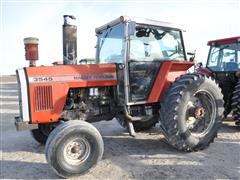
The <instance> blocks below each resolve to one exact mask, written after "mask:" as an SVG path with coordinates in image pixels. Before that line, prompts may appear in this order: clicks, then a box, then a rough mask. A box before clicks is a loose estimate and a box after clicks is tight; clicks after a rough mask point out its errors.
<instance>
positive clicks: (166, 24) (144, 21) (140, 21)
mask: <svg viewBox="0 0 240 180" xmlns="http://www.w3.org/2000/svg"><path fill="white" fill-rule="evenodd" d="M130 21H133V22H135V23H137V24H143V25H152V26H159V27H167V28H171V29H176V30H180V31H184V29H183V26H182V25H178V24H173V23H169V22H164V21H156V20H150V19H144V18H136V17H128V16H120V17H119V18H117V19H115V20H113V21H111V22H109V23H107V24H104V25H103V26H100V27H98V28H96V29H95V31H96V33H99V32H100V31H103V30H105V29H107V28H109V27H113V26H115V25H117V24H120V23H125V22H130Z"/></svg>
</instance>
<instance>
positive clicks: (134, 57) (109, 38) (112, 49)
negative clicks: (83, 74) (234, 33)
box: [96, 16, 189, 105]
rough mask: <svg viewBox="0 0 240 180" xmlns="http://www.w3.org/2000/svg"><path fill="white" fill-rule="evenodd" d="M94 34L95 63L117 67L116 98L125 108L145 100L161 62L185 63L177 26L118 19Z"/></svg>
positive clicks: (179, 29)
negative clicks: (117, 93)
mask: <svg viewBox="0 0 240 180" xmlns="http://www.w3.org/2000/svg"><path fill="white" fill-rule="evenodd" d="M96 33H97V37H98V41H97V53H96V62H97V63H98V64H110V63H115V64H117V66H118V72H117V73H118V77H122V78H119V79H118V80H119V94H120V97H122V98H120V99H122V101H124V102H123V103H125V104H128V105H131V104H141V103H143V102H146V101H147V100H148V97H149V94H150V93H151V89H152V86H153V84H154V80H155V79H156V76H157V75H158V72H159V69H160V67H161V66H162V65H163V63H164V62H167V61H178V62H183V63H184V62H186V60H187V58H186V53H185V49H184V43H183V38H182V27H181V26H179V25H173V24H171V23H166V22H160V21H154V20H147V19H140V18H129V17H126V16H121V17H120V18H118V19H116V20H114V21H112V22H110V23H108V24H105V25H103V26H101V27H99V28H96ZM182 68H183V69H182V70H187V69H188V68H189V66H186V67H182ZM184 68H185V69H184ZM180 69H181V68H180ZM124 94H125V95H126V96H124ZM121 95H122V96H121Z"/></svg>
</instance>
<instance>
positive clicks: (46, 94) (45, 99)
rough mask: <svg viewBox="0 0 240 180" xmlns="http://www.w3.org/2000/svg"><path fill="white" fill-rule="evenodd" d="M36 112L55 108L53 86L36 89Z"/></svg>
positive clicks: (37, 87)
mask: <svg viewBox="0 0 240 180" xmlns="http://www.w3.org/2000/svg"><path fill="white" fill-rule="evenodd" d="M34 105H35V111H46V110H50V109H52V108H53V100H52V86H36V87H34Z"/></svg>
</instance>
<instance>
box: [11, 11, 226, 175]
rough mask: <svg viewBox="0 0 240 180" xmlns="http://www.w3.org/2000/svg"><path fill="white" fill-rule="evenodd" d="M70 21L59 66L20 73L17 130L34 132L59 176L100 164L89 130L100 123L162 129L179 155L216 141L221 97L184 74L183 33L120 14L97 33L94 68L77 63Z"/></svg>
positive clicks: (97, 140)
mask: <svg viewBox="0 0 240 180" xmlns="http://www.w3.org/2000/svg"><path fill="white" fill-rule="evenodd" d="M69 18H70V19H74V17H73V16H64V25H63V52H64V53H63V54H64V61H63V62H64V64H63V65H59V66H41V67H28V68H23V69H18V70H17V78H18V84H19V107H20V116H19V117H16V120H15V124H16V127H17V128H18V129H26V128H31V127H33V126H35V127H36V129H33V130H32V134H33V137H34V138H35V139H36V140H37V141H38V142H40V143H43V144H45V143H46V146H45V154H46V159H47V161H48V163H49V165H50V166H51V167H52V169H53V170H54V171H55V172H56V173H57V174H58V175H60V176H62V177H69V176H73V175H77V174H81V173H84V172H86V171H87V170H88V169H89V168H91V167H92V166H94V165H95V164H96V163H97V162H98V161H99V160H100V159H101V158H102V155H103V149H104V146H103V139H102V137H101V135H100V133H99V132H98V130H97V129H96V128H95V127H94V126H93V125H91V124H90V123H93V122H97V121H102V120H112V119H114V118H115V119H117V120H118V122H119V123H120V125H122V126H123V127H125V128H126V129H128V131H129V133H130V135H132V136H134V135H135V131H143V130H147V129H150V128H151V127H153V126H155V124H156V123H159V124H160V128H159V130H161V131H162V132H163V134H164V135H165V137H166V139H167V141H168V142H169V144H170V145H172V146H173V147H174V148H176V149H178V150H181V151H188V152H189V151H197V150H202V149H204V148H206V147H207V146H208V145H209V144H210V143H211V142H213V141H214V138H215V137H216V136H217V131H218V129H219V127H220V125H221V121H222V114H223V111H224V108H223V100H222V99H223V96H222V93H221V91H220V88H219V86H218V85H217V83H216V82H215V80H214V79H212V78H211V77H208V76H205V75H201V74H197V73H188V69H189V68H190V67H192V66H193V65H194V63H193V62H192V61H189V60H188V59H187V56H186V52H185V47H184V41H183V34H182V28H181V27H179V26H177V25H173V24H171V23H166V22H160V21H154V20H147V19H139V18H129V17H126V16H121V17H120V18H117V19H115V20H114V21H111V22H110V23H107V24H105V25H103V26H101V27H99V28H97V29H96V34H97V46H96V64H80V65H77V64H76V62H77V57H76V55H77V53H76V52H77V49H76V47H77V44H76V32H77V31H76V26H74V25H72V24H70V23H69V22H68V19H69ZM33 45H34V44H33ZM26 50H27V51H28V49H26ZM29 51H31V49H29ZM32 53H33V55H32V56H31V57H37V56H34V50H33V52H32ZM28 54H29V53H26V55H28ZM30 54H31V53H30ZM31 57H27V59H31V60H33V61H34V62H35V60H36V59H34V58H31Z"/></svg>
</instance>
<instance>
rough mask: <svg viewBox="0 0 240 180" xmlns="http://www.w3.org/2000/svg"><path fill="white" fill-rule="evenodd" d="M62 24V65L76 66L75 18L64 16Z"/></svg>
mask: <svg viewBox="0 0 240 180" xmlns="http://www.w3.org/2000/svg"><path fill="white" fill-rule="evenodd" d="M63 18H64V24H63V64H64V65H65V64H77V26H76V25H74V24H73V23H72V22H73V21H75V19H76V18H75V17H74V16H71V15H64V16H63Z"/></svg>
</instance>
